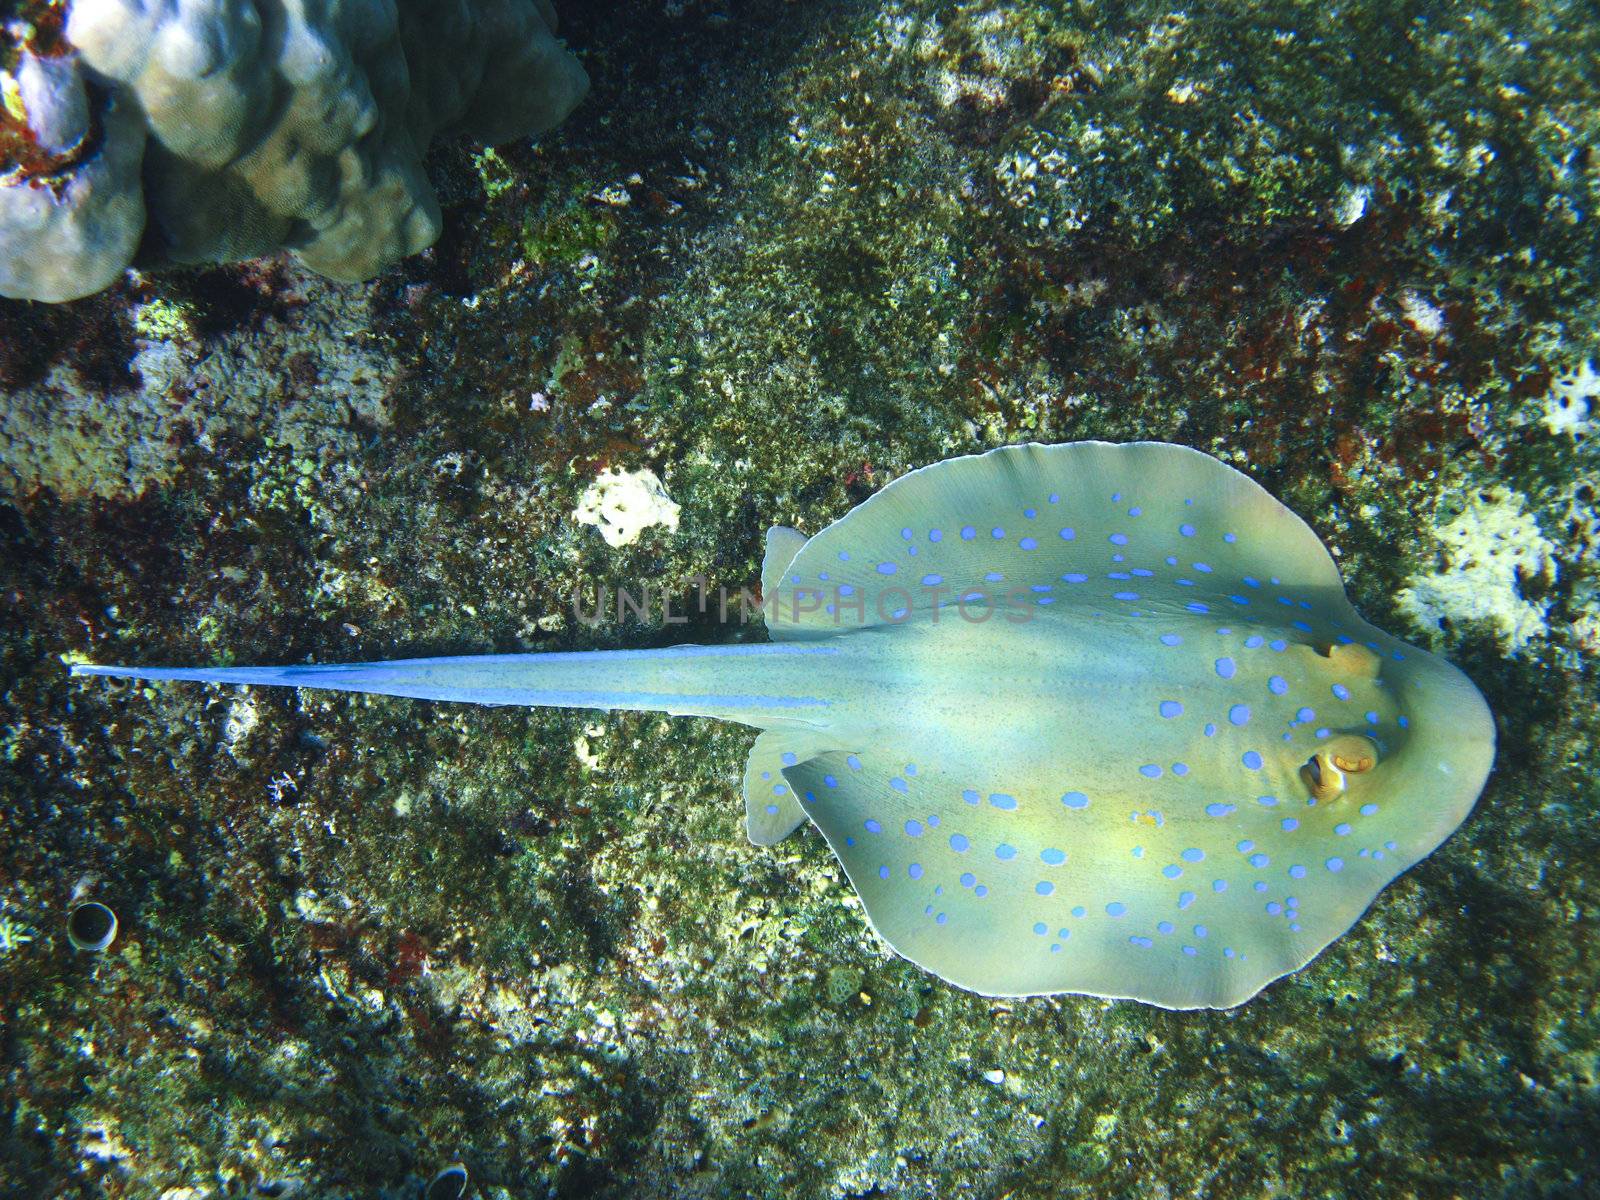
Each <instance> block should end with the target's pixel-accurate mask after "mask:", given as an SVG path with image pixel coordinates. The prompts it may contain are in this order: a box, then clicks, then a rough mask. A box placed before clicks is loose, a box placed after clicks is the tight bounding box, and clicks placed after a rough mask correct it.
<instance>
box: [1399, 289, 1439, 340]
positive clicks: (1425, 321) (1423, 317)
mask: <svg viewBox="0 0 1600 1200" xmlns="http://www.w3.org/2000/svg"><path fill="white" fill-rule="evenodd" d="M1400 313H1401V315H1402V316H1404V317H1405V319H1406V321H1407V322H1408V323H1409V324H1410V326H1411V327H1412V328H1413V329H1415V330H1416V331H1417V332H1418V333H1421V334H1426V335H1427V336H1428V337H1438V336H1439V334H1440V333H1442V332H1443V331H1444V311H1443V310H1442V309H1440V308H1438V307H1437V306H1435V305H1434V304H1433V303H1432V302H1431V301H1430V300H1429V299H1428V298H1427V297H1426V296H1424V295H1423V294H1422V293H1421V292H1419V291H1417V290H1416V289H1415V288H1405V289H1404V290H1402V291H1401V293H1400Z"/></svg>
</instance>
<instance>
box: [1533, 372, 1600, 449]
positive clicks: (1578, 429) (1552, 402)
mask: <svg viewBox="0 0 1600 1200" xmlns="http://www.w3.org/2000/svg"><path fill="white" fill-rule="evenodd" d="M1597 403H1600V375H1597V374H1595V370H1594V363H1593V362H1592V361H1591V362H1585V363H1584V364H1583V365H1582V366H1580V367H1579V368H1578V369H1577V370H1576V371H1568V372H1566V373H1565V374H1564V375H1561V376H1559V377H1558V378H1557V379H1556V380H1555V382H1554V383H1552V384H1551V385H1550V390H1549V391H1548V392H1546V393H1545V397H1544V417H1543V420H1544V427H1545V428H1546V429H1548V430H1549V431H1550V432H1551V433H1564V434H1566V435H1567V436H1569V437H1572V438H1583V437H1586V436H1587V435H1588V434H1590V433H1591V432H1593V430H1594V420H1593V417H1594V411H1595V405H1596V404H1597Z"/></svg>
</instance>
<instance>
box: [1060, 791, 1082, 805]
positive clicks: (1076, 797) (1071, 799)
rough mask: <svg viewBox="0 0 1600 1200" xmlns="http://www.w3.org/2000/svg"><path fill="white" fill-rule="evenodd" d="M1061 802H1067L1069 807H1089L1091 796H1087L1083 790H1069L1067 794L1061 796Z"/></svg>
mask: <svg viewBox="0 0 1600 1200" xmlns="http://www.w3.org/2000/svg"><path fill="white" fill-rule="evenodd" d="M1061 803H1063V804H1065V805H1066V806H1067V807H1068V808H1088V807H1089V797H1087V796H1085V795H1084V794H1083V793H1082V792H1068V793H1067V794H1066V795H1065V796H1063V797H1061Z"/></svg>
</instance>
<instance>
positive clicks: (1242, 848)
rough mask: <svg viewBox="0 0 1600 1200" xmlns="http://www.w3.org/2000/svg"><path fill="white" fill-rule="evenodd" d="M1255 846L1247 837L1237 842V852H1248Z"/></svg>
mask: <svg viewBox="0 0 1600 1200" xmlns="http://www.w3.org/2000/svg"><path fill="white" fill-rule="evenodd" d="M1255 848H1256V844H1255V843H1254V842H1252V841H1251V840H1250V839H1249V838H1245V840H1244V841H1242V842H1240V843H1239V853H1240V854H1249V853H1250V851H1252V850H1254V849H1255Z"/></svg>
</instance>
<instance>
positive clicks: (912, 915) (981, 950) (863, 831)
mask: <svg viewBox="0 0 1600 1200" xmlns="http://www.w3.org/2000/svg"><path fill="white" fill-rule="evenodd" d="M889 761H890V760H889V758H888V757H887V756H884V755H877V754H872V753H868V754H866V755H865V756H863V755H861V754H856V753H850V754H846V753H831V754H825V755H820V756H818V757H817V758H814V759H811V760H810V761H808V762H804V763H800V764H797V765H796V766H793V767H788V768H786V769H785V771H784V777H785V778H786V779H787V780H788V781H789V783H790V784H791V786H793V788H794V789H795V792H796V794H797V795H798V796H799V798H800V800H801V806H802V807H803V808H804V809H805V811H806V813H807V815H808V816H810V817H811V819H812V820H813V821H815V822H816V824H817V826H818V828H820V829H821V830H822V832H823V834H824V835H825V836H826V837H827V839H828V843H829V845H831V846H832V847H833V851H834V853H835V854H836V855H837V856H838V858H839V861H840V863H841V864H842V865H843V866H844V869H845V873H846V874H847V875H848V876H849V878H850V883H851V886H853V887H854V888H855V890H856V893H857V895H859V896H860V897H861V901H862V904H863V906H864V907H865V909H866V913H867V919H868V920H869V921H870V922H871V923H872V927H873V929H874V930H876V931H877V933H878V934H879V936H881V937H882V938H883V939H884V941H886V942H888V943H889V945H890V946H891V947H892V948H893V949H894V950H895V952H896V953H897V954H900V955H902V956H904V957H906V958H909V959H910V960H911V961H912V962H914V963H916V964H917V965H918V966H920V967H922V968H923V969H925V970H928V971H932V972H933V973H934V974H935V975H938V976H939V977H940V978H942V979H945V980H948V981H949V982H951V983H954V984H956V985H957V986H959V987H964V988H967V989H969V990H970V991H975V992H981V993H983V994H984V995H990V996H999V995H1006V996H1015V995H1034V994H1039V993H1046V992H1060V991H1067V990H1087V989H1074V988H1072V987H1071V984H1070V981H1069V980H1068V979H1067V978H1066V977H1065V976H1064V975H1063V974H1062V973H1061V971H1060V970H1059V969H1057V968H1058V967H1059V964H1054V963H1051V962H1050V961H1049V957H1050V956H1049V955H1048V952H1047V951H1045V950H1044V948H1043V947H1042V946H1040V947H1034V946H1032V945H1031V944H1030V942H1031V941H1037V940H1039V939H1038V937H1037V935H1035V934H1033V933H1032V932H1031V928H1032V924H1033V922H1034V920H1035V919H1036V918H1035V917H1034V916H1033V915H1032V914H1031V909H1032V908H1033V907H1035V906H1034V905H1033V904H1032V901H1033V900H1036V899H1038V897H1037V896H1033V895H1032V894H1031V891H1030V889H1031V887H1032V885H1033V882H1034V881H1033V880H1032V879H1030V878H1027V877H1026V876H1025V873H1024V872H1023V871H1022V870H1019V869H1016V866H1015V864H1013V863H1010V862H1005V861H1001V860H999V859H997V858H996V857H995V855H996V850H997V847H1001V846H1006V845H1008V843H1006V842H1004V841H1003V840H999V839H998V838H997V837H996V836H994V835H993V834H992V833H990V832H989V831H984V832H980V831H979V830H978V829H977V828H976V827H975V826H976V825H977V824H978V823H979V822H977V821H974V820H971V819H967V818H966V817H965V815H964V814H963V813H961V812H959V811H956V810H959V809H960V808H963V807H967V806H966V805H964V803H963V801H962V800H961V798H960V792H959V791H958V792H957V793H956V794H955V796H954V800H955V809H952V808H951V806H950V805H949V804H948V803H947V801H948V800H949V799H950V797H949V796H948V795H946V794H945V793H946V792H947V790H948V789H947V788H946V787H945V786H943V785H942V784H940V785H935V788H934V789H933V790H935V791H936V792H937V793H938V796H937V798H936V797H933V796H930V797H928V799H927V800H922V799H921V797H920V795H918V796H913V795H911V794H910V793H911V791H912V784H913V781H915V782H916V783H917V785H918V786H917V788H916V790H917V792H918V793H921V792H922V791H923V790H924V789H925V785H926V783H927V780H928V774H927V768H926V767H925V766H923V765H921V764H904V765H916V766H917V768H918V770H917V774H916V775H915V776H909V777H908V776H907V775H905V774H904V765H897V766H896V767H895V768H893V769H891V768H890V767H888V766H887V763H888V762H889ZM902 786H903V787H904V788H905V790H904V791H902V790H901V788H902ZM974 795H976V793H974ZM919 801H920V802H919ZM974 812H975V815H977V816H980V817H981V813H976V810H974ZM1001 853H1007V851H1005V850H1001ZM1011 853H1012V854H1020V853H1021V851H1020V850H1013V851H1011ZM1038 853H1039V851H1038V850H1037V849H1035V850H1034V851H1033V855H1034V858H1035V861H1037V856H1038ZM1065 920H1066V915H1065V913H1064V912H1063V913H1062V914H1061V922H1062V923H1064V922H1065ZM1049 932H1050V933H1051V934H1052V935H1053V934H1054V933H1055V926H1051V927H1050V929H1049ZM1034 950H1039V951H1040V953H1032V951H1034Z"/></svg>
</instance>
